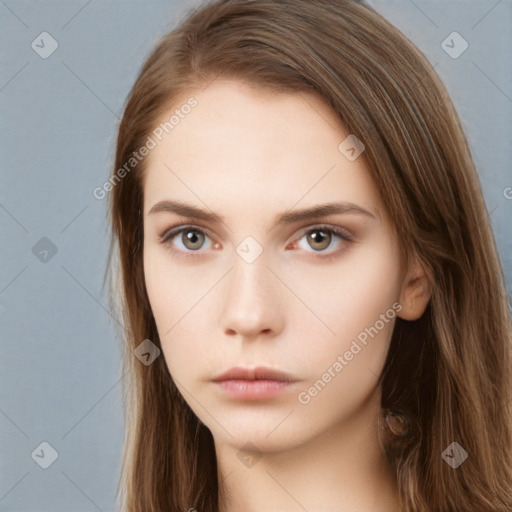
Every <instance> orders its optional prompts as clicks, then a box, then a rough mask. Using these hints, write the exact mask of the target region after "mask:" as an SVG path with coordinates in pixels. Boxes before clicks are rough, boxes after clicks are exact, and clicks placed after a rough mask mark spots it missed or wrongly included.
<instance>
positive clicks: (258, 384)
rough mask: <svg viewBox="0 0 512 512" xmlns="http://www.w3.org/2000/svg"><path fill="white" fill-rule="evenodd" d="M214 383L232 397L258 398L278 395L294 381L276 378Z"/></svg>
mask: <svg viewBox="0 0 512 512" xmlns="http://www.w3.org/2000/svg"><path fill="white" fill-rule="evenodd" d="M216 384H217V385H218V386H219V387H220V388H221V389H222V390H223V391H225V392H226V393H227V394H228V395H230V396H232V397H234V398H240V399H251V400H258V399H263V398H270V397H273V396H276V395H279V394H280V393H282V392H283V391H285V390H286V389H287V388H288V387H289V386H291V385H292V384H294V383H293V382H283V381H277V380H223V381H219V382H216Z"/></svg>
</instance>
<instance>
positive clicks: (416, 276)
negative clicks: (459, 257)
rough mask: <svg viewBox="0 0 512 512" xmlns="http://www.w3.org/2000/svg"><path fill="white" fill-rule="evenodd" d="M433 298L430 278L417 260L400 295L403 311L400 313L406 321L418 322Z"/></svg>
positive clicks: (411, 266) (405, 279)
mask: <svg viewBox="0 0 512 512" xmlns="http://www.w3.org/2000/svg"><path fill="white" fill-rule="evenodd" d="M430 297H431V291H430V286H429V281H428V277H427V275H426V273H425V271H424V270H423V267H422V266H421V265H420V264H419V262H418V260H417V259H415V260H414V261H413V262H412V264H411V265H410V267H409V269H408V271H407V272H406V275H405V277H404V281H403V284H402V290H401V293H400V304H401V305H402V309H401V310H400V312H399V313H398V316H399V317H400V318H403V319H404V320H417V319H418V318H420V317H421V315H423V313H424V312H425V309H426V308H427V305H428V302H429V300H430Z"/></svg>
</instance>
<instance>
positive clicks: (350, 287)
mask: <svg viewBox="0 0 512 512" xmlns="http://www.w3.org/2000/svg"><path fill="white" fill-rule="evenodd" d="M377 242H380V241H377ZM377 242H376V243H375V244H372V245H368V246H367V247H359V248H358V250H357V251H354V252H353V254H351V255H348V256H347V257H346V258H344V259H342V260H341V261H340V262H339V263H337V264H335V265H330V266H329V265H326V266H324V267H317V268H316V269H314V270H313V271H312V270H311V268H310V269H306V268H300V267H298V268H297V271H296V272H294V275H293V276H291V275H290V276H289V279H290V280H293V282H294V291H295V292H296V293H297V295H298V296H299V297H300V298H301V299H302V301H303V302H304V303H305V304H306V305H307V306H308V307H309V308H310V309H311V310H312V311H313V312H314V313H315V315H316V317H317V319H315V318H314V316H313V313H310V312H307V311H306V312H303V313H304V314H300V315H299V314H297V318H296V321H297V322H299V323H300V324H301V325H302V327H303V330H302V332H308V331H309V332H310V333H312V331H313V330H315V331H316V333H317V337H318V334H319V333H321V334H322V337H323V339H324V340H325V343H323V344H322V346H323V347H326V350H329V349H332V350H335V351H336V350H340V348H344V347H345V346H347V345H348V346H350V343H351V341H352V339H354V338H356V337H357V336H358V335H359V334H360V333H361V332H365V329H368V328H371V327H372V326H374V325H375V323H376V322H379V323H378V327H379V331H382V332H383V336H382V337H383V338H386V337H387V336H388V335H389V334H390V332H391V330H392V323H393V322H392V321H388V322H385V323H384V325H381V324H382V322H381V321H379V320H380V318H381V315H383V314H384V315H385V314H386V312H387V311H389V314H388V317H387V318H386V320H393V319H394V318H395V316H396V312H395V310H393V309H392V305H393V304H394V303H395V302H396V301H397V300H398V298H399V289H400V287H399V283H400V268H399V263H398V258H397V257H396V254H395V253H394V251H393V249H392V248H391V247H390V245H389V243H385V242H386V239H384V238H383V239H382V242H381V243H377ZM303 309H304V308H303ZM296 311H297V312H298V311H299V310H298V309H297V310H296ZM299 332H301V331H299ZM363 337H364V336H363ZM347 349H348V347H347Z"/></svg>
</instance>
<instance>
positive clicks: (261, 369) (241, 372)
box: [213, 366, 296, 382]
mask: <svg viewBox="0 0 512 512" xmlns="http://www.w3.org/2000/svg"><path fill="white" fill-rule="evenodd" d="M213 380H214V381H215V382H221V381H223V380H275V381H280V382H294V381H295V380H296V379H294V378H293V377H292V376H291V375H290V374H288V373H286V372H280V371H278V370H274V369H273V368H268V367H265V366H258V367H256V368H244V367H241V366H236V367H234V368H230V369H229V370H228V371H226V372H224V373H223V374H221V375H219V376H217V377H215V378H214V379H213Z"/></svg>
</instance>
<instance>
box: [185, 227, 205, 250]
mask: <svg viewBox="0 0 512 512" xmlns="http://www.w3.org/2000/svg"><path fill="white" fill-rule="evenodd" d="M181 241H182V242H183V245H184V246H185V247H186V248H187V249H190V250H191V251H197V250H198V249H201V247H202V245H203V244H204V233H201V232H200V231H196V230H194V229H187V230H185V231H182V233H181Z"/></svg>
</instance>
